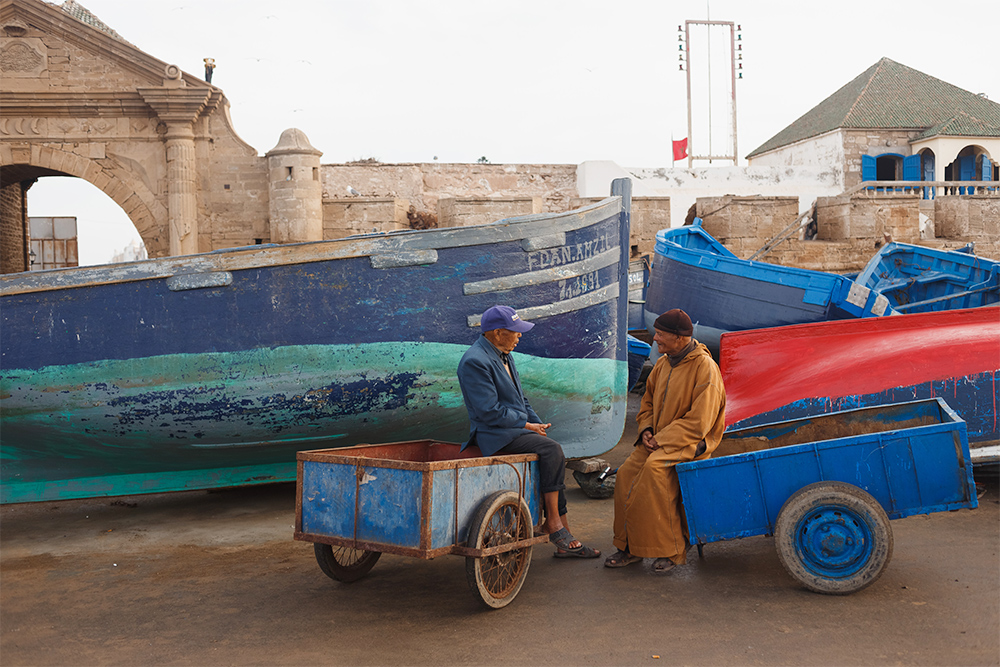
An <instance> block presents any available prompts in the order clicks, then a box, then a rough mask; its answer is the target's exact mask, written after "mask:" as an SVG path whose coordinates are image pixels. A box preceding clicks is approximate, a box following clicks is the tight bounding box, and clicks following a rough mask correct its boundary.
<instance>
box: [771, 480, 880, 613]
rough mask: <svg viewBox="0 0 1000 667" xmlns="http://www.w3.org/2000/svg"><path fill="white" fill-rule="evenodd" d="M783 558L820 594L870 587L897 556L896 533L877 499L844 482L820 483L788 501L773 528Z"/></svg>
mask: <svg viewBox="0 0 1000 667" xmlns="http://www.w3.org/2000/svg"><path fill="white" fill-rule="evenodd" d="M774 541H775V547H776V548H777V550H778V558H779V559H780V560H781V564H782V565H783V566H784V567H785V569H786V570H787V571H788V573H789V574H790V575H792V577H794V578H795V579H797V580H798V581H799V582H800V583H801V584H802V585H804V586H805V587H806V588H808V589H810V590H812V591H816V592H817V593H826V594H829V595H846V594H848V593H853V592H855V591H859V590H861V589H862V588H865V587H866V586H870V585H871V584H872V583H874V582H875V580H876V579H878V578H879V576H881V574H882V571H883V570H884V569H885V566H886V565H887V564H888V563H889V559H890V558H891V557H892V528H891V527H890V526H889V517H888V516H886V513H885V510H884V509H882V506H881V505H880V504H879V502H878V501H877V500H875V499H874V498H872V496H871V495H870V494H869V493H867V492H865V491H863V490H862V489H859V488H858V487H856V486H852V485H850V484H845V483H843V482H817V483H815V484H810V485H809V486H805V487H803V488H801V489H799V490H798V491H796V492H795V493H794V494H792V496H791V497H790V498H789V499H788V500H787V501H785V504H784V505H783V506H782V508H781V512H780V513H779V514H778V520H777V522H776V523H775V527H774Z"/></svg>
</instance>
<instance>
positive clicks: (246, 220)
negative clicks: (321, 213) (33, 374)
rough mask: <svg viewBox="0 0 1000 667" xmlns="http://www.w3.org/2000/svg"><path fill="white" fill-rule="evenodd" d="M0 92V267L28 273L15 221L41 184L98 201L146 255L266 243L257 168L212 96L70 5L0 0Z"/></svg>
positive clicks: (264, 174)
mask: <svg viewBox="0 0 1000 667" xmlns="http://www.w3.org/2000/svg"><path fill="white" fill-rule="evenodd" d="M0 91H2V95H3V108H2V112H0V188H2V193H0V202H2V206H0V210H2V211H3V216H2V218H3V220H2V222H3V227H2V231H3V243H2V245H3V253H2V260H3V263H4V264H5V266H4V267H3V269H2V270H3V271H5V272H8V271H11V270H25V269H26V267H25V266H21V267H18V262H19V260H20V261H23V260H21V258H20V256H21V255H23V254H24V252H25V251H24V247H25V244H24V234H25V233H26V232H23V231H22V232H21V233H20V234H19V230H18V225H19V224H20V225H21V226H23V217H24V211H25V201H26V191H27V189H28V188H30V187H31V184H32V183H33V182H34V181H35V180H36V179H37V178H41V177H44V176H57V175H66V176H75V177H77V178H82V179H84V180H86V181H88V182H90V183H92V184H93V185H95V186H96V187H97V188H98V189H100V190H102V191H103V192H104V193H106V194H107V195H108V196H109V197H111V198H112V199H113V200H114V201H115V202H117V203H118V204H119V205H120V206H121V207H122V209H123V210H124V211H125V212H126V214H128V216H129V218H130V219H131V220H132V222H133V224H134V225H135V227H136V230H137V231H138V232H139V234H140V236H141V237H142V240H143V242H144V243H145V245H146V249H147V252H148V253H149V255H150V256H151V257H163V256H167V255H180V254H190V253H194V252H204V251H208V250H213V249H216V248H219V247H232V246H237V245H246V244H252V243H255V242H256V243H262V242H266V241H268V240H269V237H270V232H269V229H268V194H267V191H268V187H269V184H268V168H267V161H266V158H265V157H260V156H258V155H257V151H256V150H255V149H254V148H253V147H251V146H250V145H248V144H247V143H246V142H244V141H243V140H242V139H240V138H239V136H238V135H237V134H236V132H235V130H234V129H233V126H232V123H231V121H230V119H229V114H228V107H229V103H228V101H227V100H226V98H225V96H224V95H223V93H222V91H221V90H220V89H219V88H217V87H215V86H212V85H211V84H209V83H206V82H204V81H202V80H200V79H198V78H197V77H194V76H192V75H190V74H187V73H184V72H182V71H181V70H180V69H179V68H177V67H176V66H175V65H169V64H167V63H165V62H163V61H160V60H157V59H156V58H153V57H152V56H150V55H149V54H147V53H145V52H143V51H141V50H139V49H138V48H136V47H135V46H133V45H132V44H129V43H128V42H126V41H124V40H123V39H122V38H121V37H120V36H118V35H117V33H115V32H114V31H113V30H111V29H110V28H108V27H107V26H105V25H104V24H103V23H101V22H100V21H99V20H97V19H96V18H95V17H93V15H91V14H90V13H89V12H87V11H86V10H85V9H84V8H83V7H82V6H80V5H78V4H77V3H75V2H73V1H72V0H69V1H68V2H65V3H63V4H62V5H52V4H48V3H45V2H41V1H39V0H2V2H0ZM19 214H20V216H19ZM303 240H305V239H303Z"/></svg>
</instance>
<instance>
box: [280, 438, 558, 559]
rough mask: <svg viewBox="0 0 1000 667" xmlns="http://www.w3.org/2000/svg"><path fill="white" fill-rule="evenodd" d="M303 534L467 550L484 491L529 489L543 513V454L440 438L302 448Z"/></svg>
mask: <svg viewBox="0 0 1000 667" xmlns="http://www.w3.org/2000/svg"><path fill="white" fill-rule="evenodd" d="M298 465H299V474H298V485H297V500H296V529H295V539H297V540H304V541H308V542H321V543H325V544H332V545H336V546H346V547H351V548H355V549H363V550H367V551H379V552H384V553H395V554H400V555H408V556H417V557H421V558H433V557H435V556H439V555H443V554H449V553H462V554H463V555H466V554H465V551H467V550H465V549H464V545H465V541H466V539H467V534H468V530H469V526H468V524H469V522H470V521H471V518H472V514H473V513H474V512H475V510H476V508H477V506H478V505H479V503H480V502H481V501H482V500H483V498H484V497H486V496H487V495H489V494H490V493H492V492H494V491H498V490H505V489H506V490H511V491H515V492H517V493H519V494H522V495H523V496H524V498H525V501H526V502H527V504H528V508H529V510H530V512H531V516H532V520H533V522H534V523H535V524H536V525H537V524H538V523H539V518H540V516H541V504H540V498H539V494H538V463H537V456H535V455H511V456H492V457H482V456H479V455H478V451H475V450H472V451H468V450H467V451H466V452H459V445H456V444H453V443H443V442H438V441H433V440H424V441H410V442H401V443H390V444H381V445H362V446H358V447H351V448H340V449H325V450H313V451H307V452H299V454H298Z"/></svg>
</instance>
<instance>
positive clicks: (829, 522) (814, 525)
mask: <svg viewBox="0 0 1000 667" xmlns="http://www.w3.org/2000/svg"><path fill="white" fill-rule="evenodd" d="M872 547H873V536H872V529H871V526H869V525H868V523H867V521H865V519H864V517H863V516H861V515H860V514H858V513H856V512H854V511H852V510H850V509H848V508H846V507H843V506H841V505H823V506H820V507H817V508H815V509H813V510H812V511H810V512H809V513H808V514H807V515H806V516H804V517H802V519H800V520H799V522H798V524H797V525H796V530H795V551H796V552H798V553H799V554H800V555H801V557H802V565H803V566H804V567H805V568H806V569H807V570H809V571H810V572H812V573H813V574H816V575H819V576H822V577H828V578H831V579H838V578H843V577H849V576H851V575H853V574H855V573H856V572H858V570H860V569H861V568H862V567H864V565H865V563H867V562H868V560H869V559H870V558H871V555H872Z"/></svg>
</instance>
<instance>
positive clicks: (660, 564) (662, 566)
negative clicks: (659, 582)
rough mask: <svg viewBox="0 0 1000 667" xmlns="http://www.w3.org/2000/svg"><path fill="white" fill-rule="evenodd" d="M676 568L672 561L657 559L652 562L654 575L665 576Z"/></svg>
mask: <svg viewBox="0 0 1000 667" xmlns="http://www.w3.org/2000/svg"><path fill="white" fill-rule="evenodd" d="M675 567H677V565H676V564H675V563H674V561H672V560H670V559H669V558H657V559H656V560H655V561H653V573H654V574H666V573H667V572H670V570H672V569H674V568H675Z"/></svg>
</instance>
